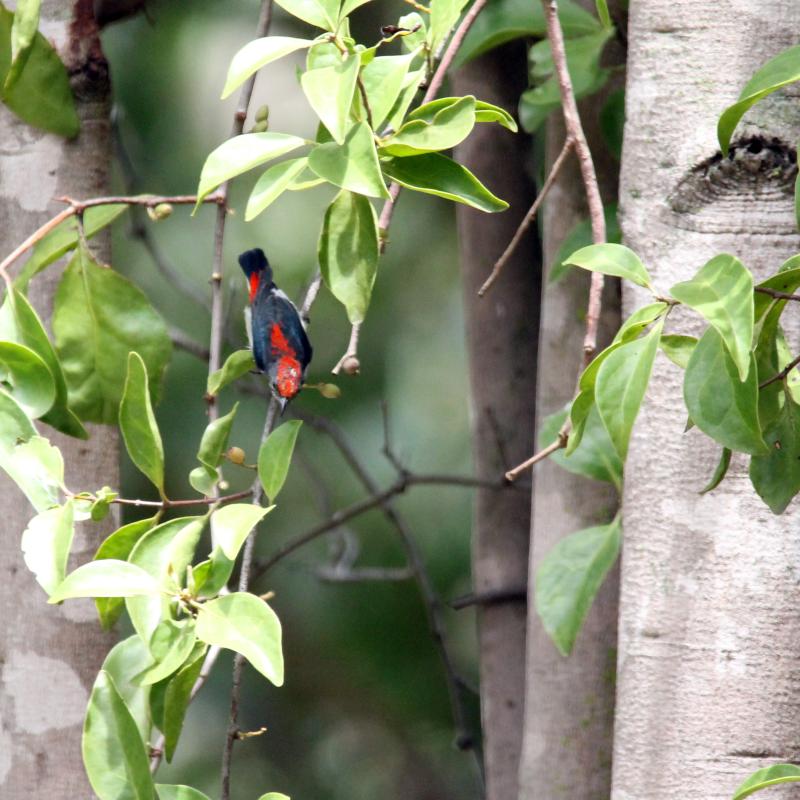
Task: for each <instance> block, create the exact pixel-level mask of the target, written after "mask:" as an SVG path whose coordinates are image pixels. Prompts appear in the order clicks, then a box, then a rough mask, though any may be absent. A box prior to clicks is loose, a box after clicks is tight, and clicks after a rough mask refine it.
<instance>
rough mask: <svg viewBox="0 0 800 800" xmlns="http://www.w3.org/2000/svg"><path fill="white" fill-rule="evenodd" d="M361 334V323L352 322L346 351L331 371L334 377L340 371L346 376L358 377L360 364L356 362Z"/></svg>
mask: <svg viewBox="0 0 800 800" xmlns="http://www.w3.org/2000/svg"><path fill="white" fill-rule="evenodd" d="M360 334H361V323H360V322H354V323H353V325H352V327H351V329H350V341H349V342H348V343H347V350H345V353H344V355H343V356H342V357H341V358H340V359H339V361H338V362H337V363H336V366H335V367H334V368H333V369H332V370H331V372H332V373H333V374H334V375H338V374H339V373H340V372H341V371H342V370H344V371H345V373H346V374H347V375H358V373H359V372H360V370H361V364H360V363H359V361H358V337H359V335H360Z"/></svg>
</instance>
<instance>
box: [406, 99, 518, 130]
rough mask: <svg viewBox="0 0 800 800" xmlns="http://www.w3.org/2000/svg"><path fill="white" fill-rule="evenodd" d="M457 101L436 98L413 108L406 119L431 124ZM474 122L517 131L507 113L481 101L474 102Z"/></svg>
mask: <svg viewBox="0 0 800 800" xmlns="http://www.w3.org/2000/svg"><path fill="white" fill-rule="evenodd" d="M459 100H461V98H460V97H438V98H437V99H436V100H431V101H430V102H428V103H425V104H424V105H421V106H418V107H417V108H415V109H414V110H413V111H412V112H411V113H410V114H409V115H408V119H409V120H414V119H421V120H424V121H425V122H433V119H434V117H435V116H436V114H438V113H439V112H440V111H442V110H443V109H445V108H449V107H450V106H452V105H455V104H456V103H457V102H458V101H459ZM475 122H497V123H498V124H500V125H502V126H503V127H504V128H506V129H508V130H510V131H512V132H514V133H516V131H517V123H516V122H515V120H514V117H512V116H511V114H509V113H508V111H506V110H505V109H504V108H501V107H500V106H496V105H494V104H493V103H486V102H484V101H483V100H476V101H475Z"/></svg>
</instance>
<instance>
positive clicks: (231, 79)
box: [222, 36, 314, 100]
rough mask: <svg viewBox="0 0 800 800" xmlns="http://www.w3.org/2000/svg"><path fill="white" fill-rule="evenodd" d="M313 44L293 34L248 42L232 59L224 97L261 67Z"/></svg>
mask: <svg viewBox="0 0 800 800" xmlns="http://www.w3.org/2000/svg"><path fill="white" fill-rule="evenodd" d="M313 44H314V42H313V41H312V40H310V39H295V38H293V37H291V36H265V37H263V38H261V39H254V40H253V41H252V42H248V43H247V44H246V45H245V46H244V47H243V48H242V49H241V50H239V51H238V52H237V53H236V55H235V56H234V57H233V59H232V60H231V65H230V67H229V68H228V76H227V78H226V79H225V87H224V88H223V90H222V99H223V100H224V99H225V98H226V97H229V96H230V95H231V94H232V93H233V92H234V91H236V89H238V88H239V87H240V86H241V85H242V84H243V83H244V82H245V81H246V80H247V79H248V78H249V77H250V76H251V75H252V74H253V73H255V72H257V71H258V70H260V69H261V67H264V66H266V65H267V64H269V63H271V62H272V61H276V60H277V59H279V58H283V57H284V56H288V55H289V54H290V53H294V52H296V51H297V50H303V49H305V48H308V47H311V46H312V45H313Z"/></svg>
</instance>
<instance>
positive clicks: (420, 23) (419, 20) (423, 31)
mask: <svg viewBox="0 0 800 800" xmlns="http://www.w3.org/2000/svg"><path fill="white" fill-rule="evenodd" d="M426 16H428V15H426ZM397 27H398V28H403V29H404V30H406V31H410V33H406V34H405V36H401V37H400V41H401V42H402V44H403V49H404V50H408V51H411V50H416V49H417V48H418V47H419V46H420V45H421V44H423V43H424V42H425V39H426V37H427V33H428V23H427V22H426V20H425V17H423V16H422V15H421V14H419V13H417V12H416V11H411V12H410V13H408V14H403V16H402V17H400V19H398V20H397Z"/></svg>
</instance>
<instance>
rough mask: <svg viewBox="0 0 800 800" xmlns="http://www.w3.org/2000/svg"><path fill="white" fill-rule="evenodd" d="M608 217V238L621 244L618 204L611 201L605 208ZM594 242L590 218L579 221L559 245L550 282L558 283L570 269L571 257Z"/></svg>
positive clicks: (549, 278)
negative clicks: (569, 260) (569, 261)
mask: <svg viewBox="0 0 800 800" xmlns="http://www.w3.org/2000/svg"><path fill="white" fill-rule="evenodd" d="M603 213H604V216H605V219H606V240H607V241H608V242H611V243H612V244H619V243H620V242H621V241H622V231H621V230H620V228H619V222H618V221H617V204H616V203H609V204H608V205H607V206H605V208H604V209H603ZM591 243H592V223H591V221H590V220H589V219H583V220H581V221H580V222H578V223H577V224H576V225H575V226H574V227H573V228H572V229H571V230H570V232H569V233H568V234H567V235H566V237H565V239H564V241H563V242H561V244H560V245H559V248H558V250H557V251H556V254H555V255H554V256H553V266H552V268H551V269H550V274H549V275H548V277H547V281H548V283H558V281H560V280H561V279H562V278H563V277H564V276H565V275H566V274H567V273H568V272H569V271H570V265H569V263H568V259H569V257H570V256H571V255H572V254H573V253H574V252H575V251H576V250H579V249H580V248H582V247H588V246H589V245H590V244H591Z"/></svg>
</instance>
